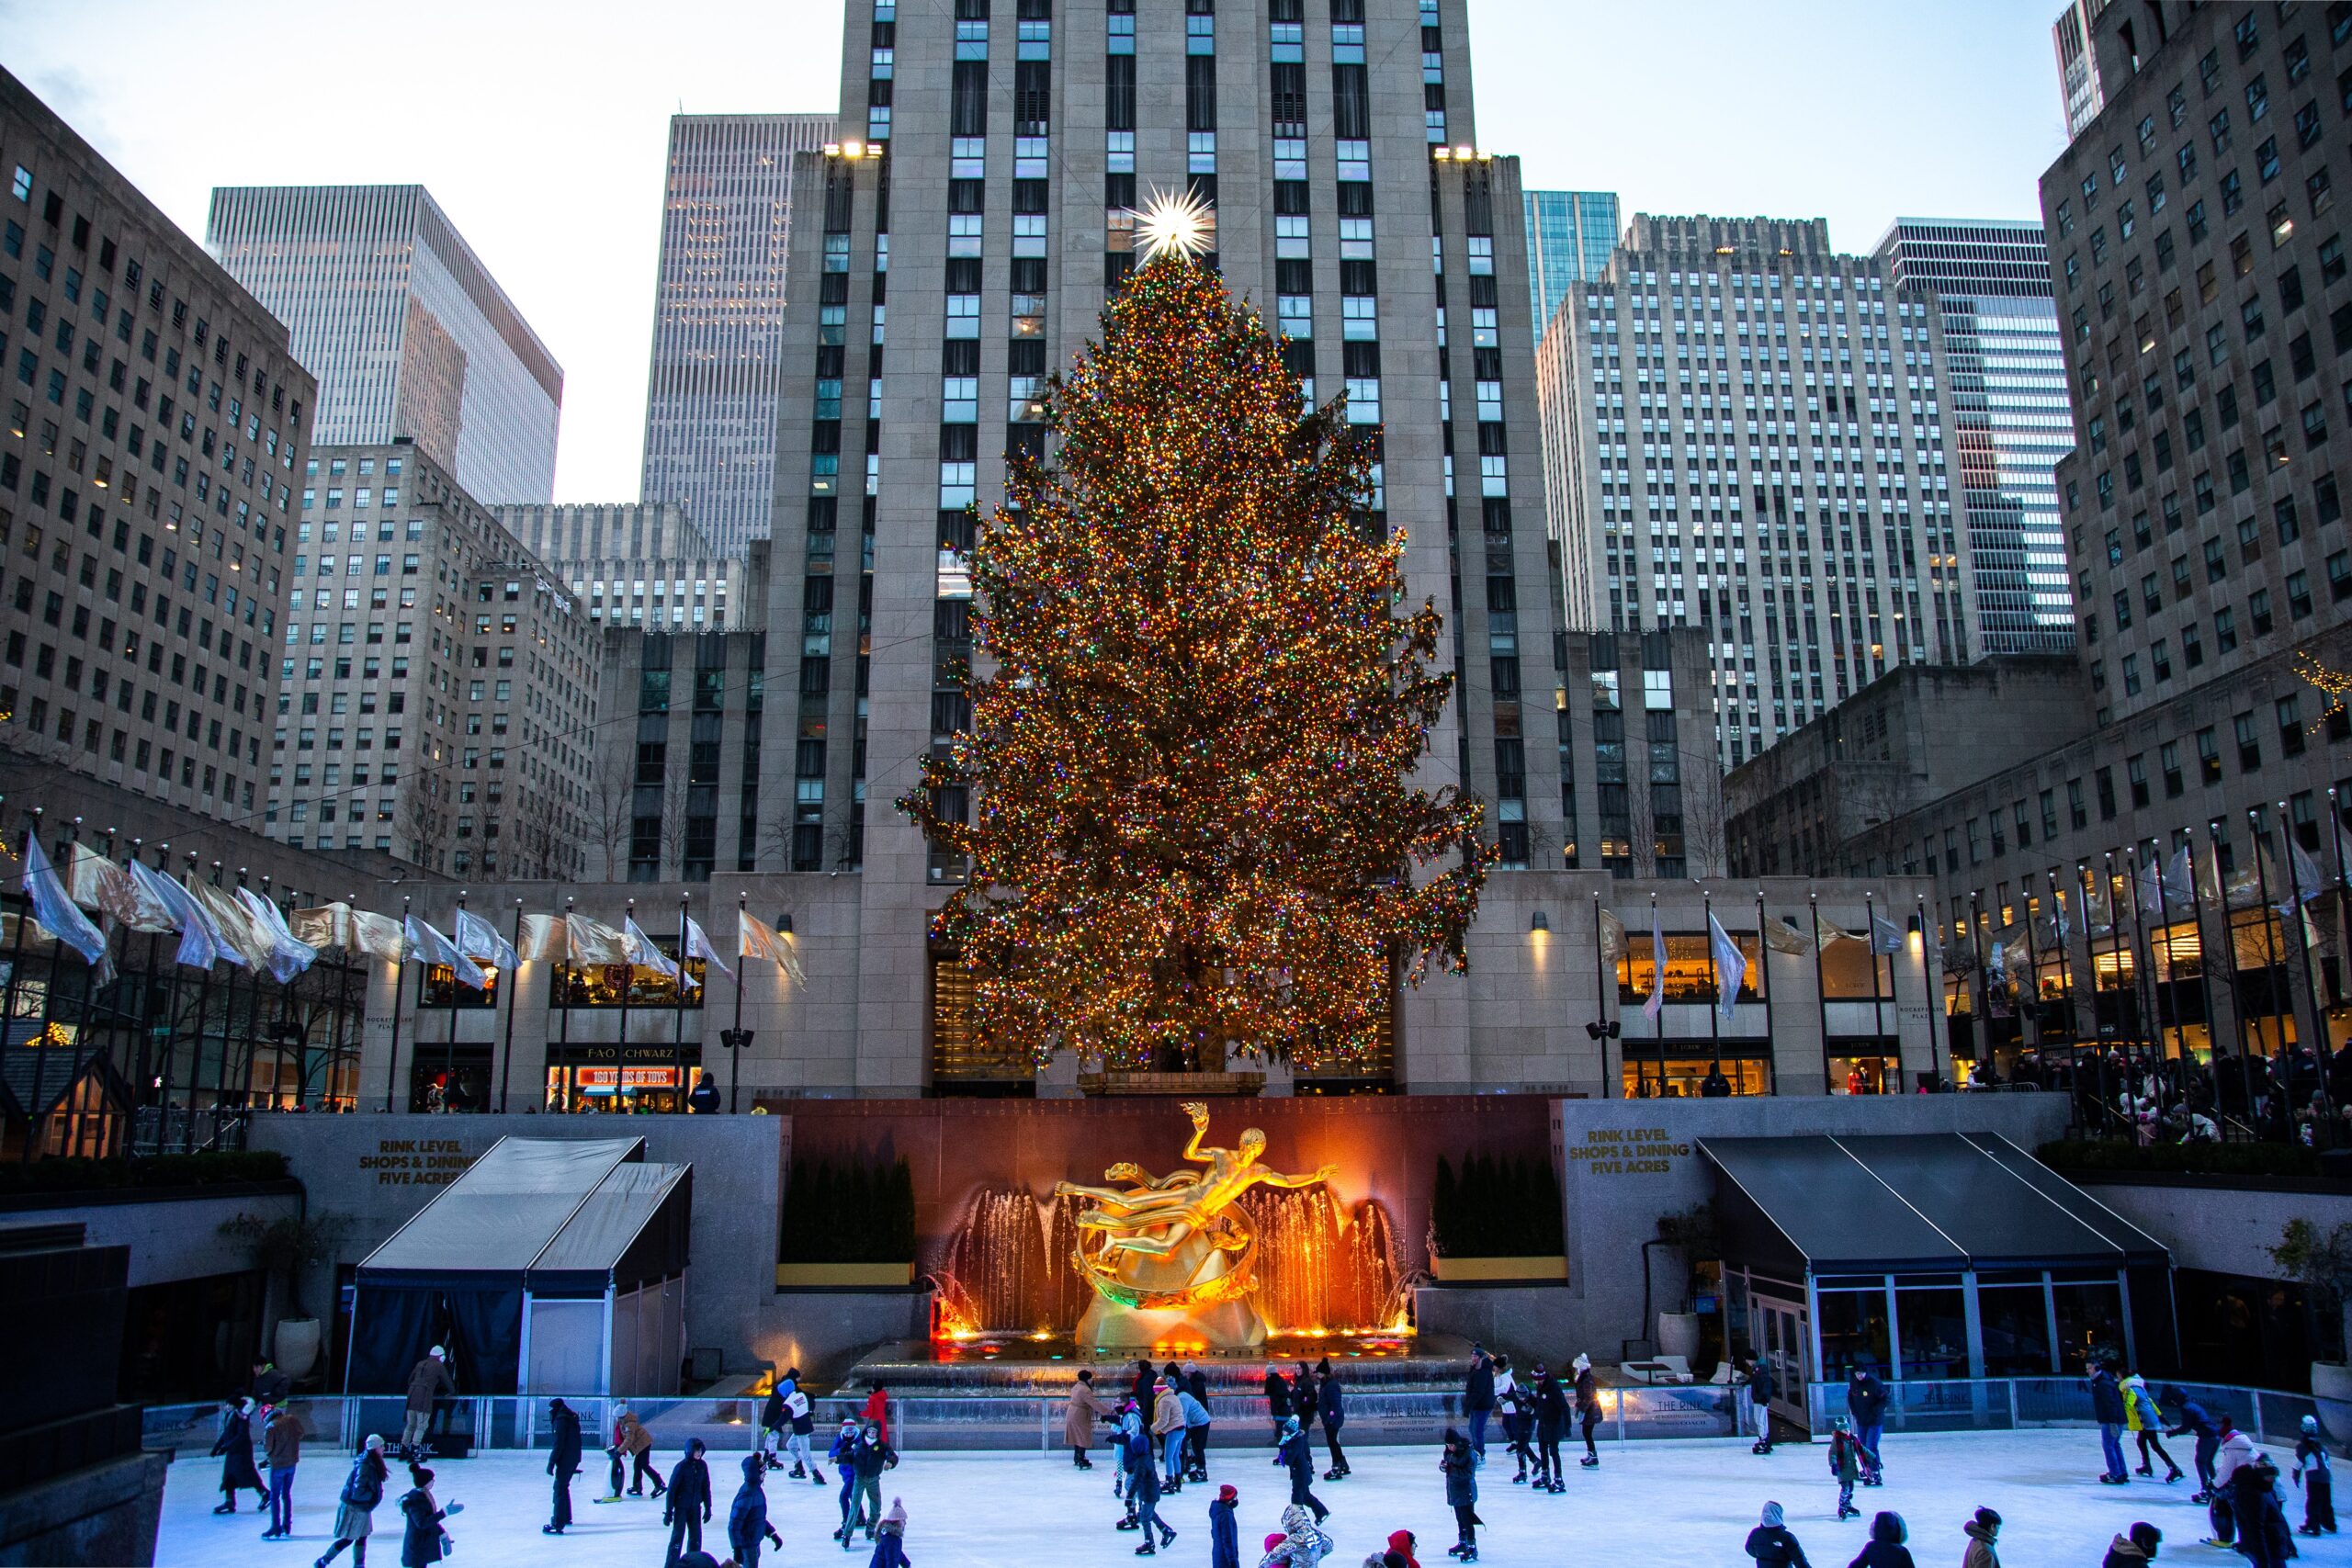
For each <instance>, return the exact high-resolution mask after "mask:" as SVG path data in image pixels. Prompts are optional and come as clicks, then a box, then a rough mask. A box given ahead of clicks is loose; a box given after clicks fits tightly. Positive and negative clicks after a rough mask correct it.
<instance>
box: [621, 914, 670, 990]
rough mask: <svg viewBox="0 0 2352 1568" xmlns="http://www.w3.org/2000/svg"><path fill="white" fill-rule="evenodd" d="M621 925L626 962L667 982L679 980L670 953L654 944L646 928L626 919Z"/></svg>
mask: <svg viewBox="0 0 2352 1568" xmlns="http://www.w3.org/2000/svg"><path fill="white" fill-rule="evenodd" d="M621 925H622V928H623V930H622V935H621V941H622V943H623V946H624V950H625V952H626V954H627V956H626V958H625V960H624V962H626V963H628V964H631V965H633V966H635V967H637V968H639V969H650V970H652V971H653V972H654V973H655V974H656V975H659V976H662V978H663V979H665V980H672V981H674V980H676V979H677V978H678V965H677V964H676V963H675V962H673V960H672V959H671V957H670V955H669V954H668V953H663V952H662V950H661V949H660V948H658V947H656V946H655V945H654V944H653V939H652V938H651V937H650V936H647V935H646V934H645V928H644V927H642V926H640V925H639V924H638V923H637V921H636V919H633V918H632V919H624V920H623V921H622V922H621Z"/></svg>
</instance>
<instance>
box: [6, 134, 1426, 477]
mask: <svg viewBox="0 0 2352 1568" xmlns="http://www.w3.org/2000/svg"><path fill="white" fill-rule="evenodd" d="M1430 157H1432V158H1434V159H1436V160H1437V161H1438V162H1439V163H1441V164H1443V163H1449V162H1451V161H1452V160H1453V148H1451V147H1433V148H1431V149H1430ZM17 434H19V435H21V434H24V432H23V431H18V432H17Z"/></svg>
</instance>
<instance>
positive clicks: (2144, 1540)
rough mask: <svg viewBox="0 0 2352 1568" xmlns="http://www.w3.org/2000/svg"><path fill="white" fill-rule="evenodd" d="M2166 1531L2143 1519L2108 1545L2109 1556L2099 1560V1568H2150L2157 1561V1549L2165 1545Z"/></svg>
mask: <svg viewBox="0 0 2352 1568" xmlns="http://www.w3.org/2000/svg"><path fill="white" fill-rule="evenodd" d="M2164 1539H2165V1532H2164V1531H2162V1530H2160V1529H2157V1528H2156V1527H2155V1526H2154V1525H2152V1524H2150V1523H2148V1522H2147V1521H2146V1520H2145V1519H2143V1520H2141V1521H2139V1522H2138V1523H2136V1524H2134V1525H2133V1526H2132V1527H2131V1529H2128V1530H2125V1531H2123V1532H2121V1533H2120V1534H2119V1535H2117V1536H2116V1538H2115V1539H2114V1540H2111V1541H2109V1542H2108V1543H2107V1555H2106V1556H2105V1557H2103V1558H2101V1559H2099V1568H2148V1564H2149V1563H2151V1562H2154V1561H2155V1560H2156V1548H2158V1547H2159V1546H2161V1545H2163V1544H2164Z"/></svg>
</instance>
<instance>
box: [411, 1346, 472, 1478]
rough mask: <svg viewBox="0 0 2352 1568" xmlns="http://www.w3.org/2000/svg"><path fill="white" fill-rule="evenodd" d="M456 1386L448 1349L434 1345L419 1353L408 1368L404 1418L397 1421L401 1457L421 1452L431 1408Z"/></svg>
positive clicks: (420, 1453)
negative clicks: (415, 1360)
mask: <svg viewBox="0 0 2352 1568" xmlns="http://www.w3.org/2000/svg"><path fill="white" fill-rule="evenodd" d="M457 1389H458V1384H457V1380H456V1379H454V1378H452V1377H451V1376H450V1375H449V1353H448V1352H447V1350H444V1349H443V1348H441V1347H440V1346H438V1345H435V1347H433V1348H432V1349H430V1350H428V1351H426V1352H425V1353H424V1355H423V1356H421V1357H419V1358H418V1359H417V1363H416V1365H414V1366H413V1367H411V1368H410V1369H409V1370H408V1404H407V1406H406V1419H405V1420H403V1421H402V1422H401V1457H403V1458H406V1459H415V1458H418V1457H421V1456H422V1455H423V1454H424V1435H425V1429H426V1428H427V1427H431V1426H432V1425H433V1412H434V1410H435V1408H436V1406H437V1404H438V1402H439V1400H440V1398H441V1396H442V1395H443V1394H446V1393H456V1392H457Z"/></svg>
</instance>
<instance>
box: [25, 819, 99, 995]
mask: <svg viewBox="0 0 2352 1568" xmlns="http://www.w3.org/2000/svg"><path fill="white" fill-rule="evenodd" d="M24 889H25V897H27V898H28V899H30V900H31V901H32V907H33V919H36V920H39V921H40V924H41V929H42V930H44V931H48V932H49V934H50V935H51V936H53V937H55V938H56V939H57V940H58V941H60V942H63V943H64V944H65V945H66V946H68V947H70V948H72V949H73V950H74V952H76V953H80V954H81V955H82V962H83V963H85V964H97V963H98V962H99V961H101V960H102V959H104V958H105V957H106V955H107V938H106V933H105V932H104V931H100V930H98V928H97V927H96V926H94V925H92V924H91V923H90V917H89V916H87V915H85V914H84V913H82V911H81V910H80V909H77V908H74V899H73V897H71V896H70V895H69V894H67V892H66V891H65V884H63V883H62V882H60V881H59V880H58V879H57V871H56V868H54V867H53V866H51V864H50V863H49V852H48V851H46V850H44V849H42V848H41V845H40V834H39V833H29V834H27V835H26V837H25V875H24ZM108 977H109V978H111V976H108Z"/></svg>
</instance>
